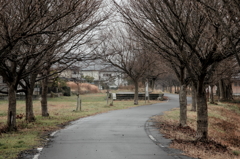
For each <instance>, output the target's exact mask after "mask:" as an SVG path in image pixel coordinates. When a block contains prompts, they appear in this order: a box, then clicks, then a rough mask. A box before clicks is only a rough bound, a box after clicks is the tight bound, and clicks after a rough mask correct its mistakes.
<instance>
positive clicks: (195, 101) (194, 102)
mask: <svg viewBox="0 0 240 159" xmlns="http://www.w3.org/2000/svg"><path fill="white" fill-rule="evenodd" d="M191 111H194V112H196V111H197V93H196V89H195V87H194V86H192V109H191Z"/></svg>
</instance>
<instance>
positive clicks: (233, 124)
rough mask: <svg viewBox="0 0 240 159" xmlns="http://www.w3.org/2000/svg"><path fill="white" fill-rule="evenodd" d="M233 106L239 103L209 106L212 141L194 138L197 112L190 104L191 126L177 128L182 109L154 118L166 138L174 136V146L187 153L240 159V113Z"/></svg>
mask: <svg viewBox="0 0 240 159" xmlns="http://www.w3.org/2000/svg"><path fill="white" fill-rule="evenodd" d="M233 107H234V108H235V109H236V108H239V109H240V106H239V104H235V105H233V104H220V105H209V109H208V112H209V141H207V142H200V141H195V134H196V119H197V115H196V112H191V111H190V106H189V107H188V110H189V111H188V126H187V127H185V128H180V127H178V118H179V109H173V110H171V111H168V112H165V114H164V115H163V116H156V117H154V118H155V120H156V121H157V122H158V124H157V126H158V128H160V129H159V130H160V132H161V133H163V134H164V135H165V137H167V138H170V139H172V141H173V142H172V144H171V145H170V147H171V148H176V149H180V150H182V151H184V154H185V155H187V156H191V157H194V158H201V159H237V158H240V124H239V122H240V114H239V113H236V111H235V109H233Z"/></svg>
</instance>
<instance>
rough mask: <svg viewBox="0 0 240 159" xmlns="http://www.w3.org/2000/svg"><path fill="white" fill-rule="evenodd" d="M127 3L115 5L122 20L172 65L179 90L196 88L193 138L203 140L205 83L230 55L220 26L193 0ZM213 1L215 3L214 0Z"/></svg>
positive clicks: (205, 128) (183, 108) (183, 112)
mask: <svg viewBox="0 0 240 159" xmlns="http://www.w3.org/2000/svg"><path fill="white" fill-rule="evenodd" d="M128 4H129V5H128ZM128 4H125V8H123V9H122V8H121V7H120V6H119V7H118V8H119V10H120V12H121V13H122V15H123V16H124V17H125V19H126V23H128V24H129V25H130V26H131V27H132V28H133V30H135V31H137V33H138V34H139V35H140V36H141V37H143V38H145V39H147V40H148V41H149V43H150V44H151V45H153V46H155V48H156V49H157V50H159V53H160V55H161V56H163V57H165V58H166V59H168V61H169V63H171V64H173V65H172V66H173V69H174V70H175V73H176V75H177V76H178V77H179V79H180V82H181V85H182V90H185V89H186V84H188V82H189V81H192V83H193V86H194V87H195V88H196V90H197V115H198V119H197V134H196V138H197V139H199V140H206V139H207V136H208V113H207V101H206V92H205V88H206V85H205V84H206V81H208V79H209V78H210V77H211V76H212V74H213V72H214V71H215V69H216V66H217V64H218V62H220V61H222V60H224V59H226V58H228V57H230V56H232V55H233V54H234V52H233V51H232V50H230V49H229V45H227V38H226V37H225V36H224V34H222V32H221V31H222V26H221V25H219V24H218V23H214V22H213V21H211V19H210V18H208V17H207V14H206V8H205V7H202V5H201V4H200V3H198V2H197V1H194V0H192V1H188V0H183V1H177V0H174V1H169V0H163V1H152V0H138V1H134V0H132V1H129V2H128ZM213 4H214V5H217V4H218V3H217V2H215V1H214V2H213ZM206 17H207V18H206ZM186 70H187V72H186ZM186 73H187V74H186ZM186 75H188V76H189V78H186ZM184 92H186V91H184ZM181 96H185V94H182V95H181V94H180V99H182V98H181ZM184 98H185V97H184ZM184 101H185V100H183V101H181V100H180V107H181V108H180V111H181V113H180V124H181V125H183V126H184V125H185V124H186V123H184V122H186V104H185V102H184ZM183 103H184V104H183ZM181 118H182V119H183V120H182V121H181ZM182 122H183V123H182Z"/></svg>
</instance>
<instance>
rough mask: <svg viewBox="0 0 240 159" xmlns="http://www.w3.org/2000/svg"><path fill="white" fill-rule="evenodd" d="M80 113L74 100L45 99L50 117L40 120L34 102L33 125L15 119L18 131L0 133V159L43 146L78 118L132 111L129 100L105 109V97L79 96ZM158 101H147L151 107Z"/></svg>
mask: <svg viewBox="0 0 240 159" xmlns="http://www.w3.org/2000/svg"><path fill="white" fill-rule="evenodd" d="M81 99H82V111H73V110H75V109H76V103H77V102H76V101H77V98H76V96H71V97H59V98H49V99H48V111H49V114H50V117H47V118H46V117H42V116H41V105H40V101H34V114H35V116H36V122H34V123H26V122H25V120H24V119H17V125H18V131H17V132H12V133H0V154H1V155H0V159H15V158H17V156H18V154H19V153H20V152H21V151H25V150H30V149H33V148H37V147H39V146H43V145H44V144H45V142H46V141H45V139H46V137H47V135H49V133H51V132H53V131H55V130H58V129H60V128H62V127H63V126H65V125H66V124H68V123H69V122H70V121H74V120H77V119H79V118H83V117H87V116H91V115H95V114H99V113H105V112H108V111H111V110H117V109H127V108H131V107H136V105H133V100H129V101H114V103H113V106H108V105H107V102H106V100H105V99H106V93H96V94H87V95H82V96H81ZM157 102H159V101H150V103H151V104H153V103H157ZM7 104H8V103H7V101H0V129H1V128H3V127H4V126H5V124H6V120H7ZM140 105H145V101H139V105H138V106H140ZM24 113H25V102H24V101H17V114H24Z"/></svg>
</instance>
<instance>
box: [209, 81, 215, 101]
mask: <svg viewBox="0 0 240 159" xmlns="http://www.w3.org/2000/svg"><path fill="white" fill-rule="evenodd" d="M213 87H214V85H210V91H211V92H210V103H211V104H214V103H215V101H214V93H213Z"/></svg>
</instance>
